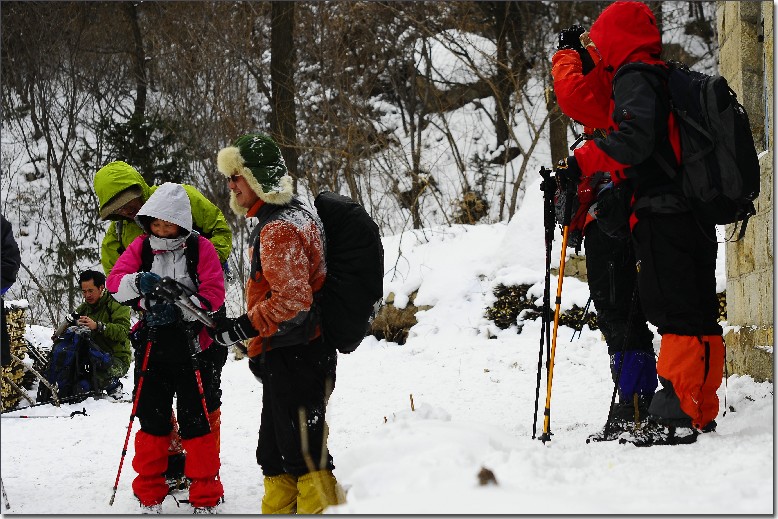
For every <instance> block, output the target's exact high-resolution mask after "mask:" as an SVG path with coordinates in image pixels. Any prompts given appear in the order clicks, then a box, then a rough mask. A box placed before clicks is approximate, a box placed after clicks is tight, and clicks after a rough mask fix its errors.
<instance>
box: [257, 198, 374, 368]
mask: <svg viewBox="0 0 778 519" xmlns="http://www.w3.org/2000/svg"><path fill="white" fill-rule="evenodd" d="M313 205H314V207H315V208H316V213H317V214H318V216H319V219H320V220H321V222H322V225H323V226H324V229H323V230H324V237H325V244H324V251H325V258H324V260H325V261H326V263H327V277H326V278H325V280H324V285H323V286H322V288H321V290H319V292H317V294H316V297H315V299H314V306H315V307H317V309H318V319H319V323H320V325H321V333H322V339H323V341H324V343H325V344H327V345H329V346H331V347H333V348H336V349H337V350H338V351H339V352H341V353H351V352H352V351H354V350H355V349H357V346H359V344H360V343H361V342H362V339H364V338H365V336H366V335H367V334H368V332H369V330H370V322H371V321H372V318H373V314H374V310H375V304H376V302H377V301H378V300H379V299H381V297H382V296H383V282H384V248H383V245H382V244H381V235H380V233H379V230H378V226H377V225H376V223H375V222H374V221H373V219H372V218H370V215H369V214H367V211H365V209H364V208H363V207H362V206H361V205H359V204H358V203H357V202H355V201H353V200H352V199H351V198H348V197H346V196H342V195H339V194H336V193H333V192H331V191H323V192H321V193H319V195H317V196H316V199H315V200H314V202H313ZM266 207H267V206H266ZM263 209H264V207H263ZM290 210H291V211H303V212H305V213H308V214H309V215H311V216H313V215H312V214H311V211H310V210H309V209H308V208H306V207H305V206H304V205H303V204H302V203H300V202H299V201H297V200H296V199H294V200H293V201H292V202H291V203H290V204H289V205H284V206H273V207H271V208H268V209H267V210H266V211H265V212H264V214H262V213H260V214H258V215H257V217H258V218H259V219H260V221H259V223H258V224H257V226H256V227H255V228H254V230H253V231H252V233H251V238H250V239H249V241H250V242H251V243H254V240H256V239H257V237H258V236H259V234H260V232H261V231H262V229H263V228H264V226H265V225H267V224H268V223H270V222H271V221H273V220H276V219H279V218H282V215H283V214H284V213H285V212H286V211H290ZM258 252H259V248H258V247H255V249H254V255H253V257H252V259H251V263H252V264H251V272H261V270H262V266H261V264H260V259H259V253H258ZM311 313H315V312H311ZM287 342H288V341H287Z"/></svg>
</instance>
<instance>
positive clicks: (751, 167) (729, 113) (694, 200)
mask: <svg viewBox="0 0 778 519" xmlns="http://www.w3.org/2000/svg"><path fill="white" fill-rule="evenodd" d="M667 65H668V75H667V92H668V93H669V102H670V108H671V110H672V112H673V113H674V114H675V116H676V117H675V118H676V121H677V123H678V127H679V133H680V138H681V164H680V167H679V168H674V167H673V166H671V165H670V164H668V163H667V161H665V160H664V159H663V158H662V157H661V156H660V154H658V153H656V154H654V158H655V159H656V160H657V163H658V164H659V165H660V166H661V167H662V169H663V170H665V172H667V174H668V175H670V177H671V178H673V179H675V181H676V182H678V183H679V185H680V187H681V189H682V191H683V194H684V195H685V197H686V199H687V200H688V201H689V203H690V204H691V206H692V209H693V211H694V212H695V214H696V215H697V217H698V218H699V219H700V221H703V222H706V223H713V224H719V225H723V224H731V223H736V222H739V221H743V226H742V228H741V236H742V235H743V233H744V232H745V226H746V223H747V222H748V218H749V217H751V216H752V215H754V214H755V213H756V210H755V208H754V200H755V199H756V197H757V196H758V195H759V177H760V171H759V160H758V158H757V153H756V147H755V146H754V138H753V136H752V134H751V125H750V124H749V121H748V114H747V113H746V110H745V108H743V105H741V104H740V103H739V102H738V100H737V95H736V94H735V92H733V91H732V89H731V88H730V87H729V84H728V83H727V80H726V79H725V78H723V77H722V76H709V75H707V74H702V73H700V72H695V71H692V70H689V68H688V67H687V66H686V65H683V64H681V63H677V62H673V61H669V62H668V63H667ZM636 66H641V65H639V64H638V65H625V66H624V67H622V68H621V69H619V73H618V74H617V76H618V75H619V74H621V73H623V71H624V70H629V69H630V68H633V67H636ZM642 66H643V67H645V66H646V65H642ZM653 68H654V70H656V68H655V67H653ZM662 97H665V96H660V98H662Z"/></svg>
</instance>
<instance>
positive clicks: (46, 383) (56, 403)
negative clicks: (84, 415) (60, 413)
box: [11, 353, 59, 407]
mask: <svg viewBox="0 0 778 519" xmlns="http://www.w3.org/2000/svg"><path fill="white" fill-rule="evenodd" d="M11 359H12V360H15V361H16V362H18V363H19V364H21V366H22V368H23V369H25V370H26V371H29V372H30V373H32V374H33V375H35V377H36V378H37V379H38V380H39V381H40V382H41V383H42V384H43V385H44V386H46V387H47V388H49V390H50V391H51V398H53V399H54V407H59V395H58V391H57V388H55V387H54V386H52V385H51V384H50V383H49V381H48V380H46V377H44V376H43V375H41V374H40V373H38V370H36V369H35V368H33V367H32V366H28V365H27V364H25V363H24V362H22V360H21V359H20V358H19V357H17V356H16V355H14V354H13V353H11Z"/></svg>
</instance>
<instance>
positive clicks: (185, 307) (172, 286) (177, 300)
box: [108, 277, 216, 506]
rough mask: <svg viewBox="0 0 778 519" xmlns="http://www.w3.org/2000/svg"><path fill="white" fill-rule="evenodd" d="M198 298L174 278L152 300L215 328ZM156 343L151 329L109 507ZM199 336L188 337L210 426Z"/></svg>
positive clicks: (162, 282) (159, 287)
mask: <svg viewBox="0 0 778 519" xmlns="http://www.w3.org/2000/svg"><path fill="white" fill-rule="evenodd" d="M192 295H194V292H193V291H192V290H190V289H189V288H188V287H186V286H184V285H182V284H181V283H179V282H177V281H175V280H174V279H172V278H169V277H165V278H162V279H161V280H160V281H159V283H158V284H157V286H156V287H155V288H154V291H153V292H152V294H151V296H152V297H157V298H161V299H165V300H166V301H168V302H171V303H174V304H175V305H176V306H178V307H179V308H180V309H181V310H182V311H183V312H186V313H188V314H189V315H191V316H192V317H194V318H195V319H197V320H198V321H200V322H201V323H203V324H204V325H205V326H208V327H209V328H215V327H216V323H215V322H214V320H213V319H212V318H211V317H210V316H209V315H208V313H207V312H205V311H204V310H202V309H201V308H198V307H197V306H195V305H194V304H193V303H192V301H191V299H189V298H190V296H192ZM155 340H156V327H155V326H150V327H149V331H148V337H147V341H146V351H145V353H144V354H143V362H142V364H141V369H140V374H139V375H138V387H137V388H136V389H135V395H134V397H133V399H132V411H131V412H130V423H129V425H128V426H127V435H126V436H125V438H124V447H122V457H121V459H120V460H119V470H118V471H117V472H116V481H114V484H113V493H112V494H111V500H110V501H109V502H108V505H109V506H113V501H114V499H115V498H116V489H117V488H118V487H119V478H120V477H121V474H122V466H123V465H124V458H125V456H126V455H127V445H128V444H129V442H130V434H131V433H132V424H133V422H134V421H135V413H136V412H137V411H138V402H140V395H141V389H142V388H143V379H144V377H145V375H146V368H147V367H148V364H149V354H150V353H151V346H152V344H153V343H154V341H155ZM196 340H197V337H195V336H192V335H190V336H189V337H188V338H187V342H188V344H189V352H190V354H191V357H192V367H193V368H194V374H195V380H196V381H197V391H198V392H199V394H200V402H201V403H202V405H203V413H204V414H205V420H206V421H207V422H208V423H209V427H210V420H209V415H208V406H207V404H206V402H205V391H203V380H202V377H201V376H200V366H199V363H198V362H197V353H199V352H198V349H197V346H196V345H195V341H196Z"/></svg>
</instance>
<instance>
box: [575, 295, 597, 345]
mask: <svg viewBox="0 0 778 519" xmlns="http://www.w3.org/2000/svg"><path fill="white" fill-rule="evenodd" d="M591 304H592V296H589V299H588V300H587V301H586V305H585V306H584V309H583V315H581V320H580V321H578V326H576V327H575V328H573V336H572V337H570V342H573V339H575V334H576V333H578V338H579V339H580V338H581V332H583V327H584V324H585V323H586V313H587V312H588V311H589V305H591Z"/></svg>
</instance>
